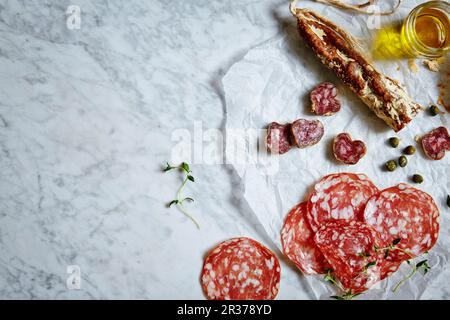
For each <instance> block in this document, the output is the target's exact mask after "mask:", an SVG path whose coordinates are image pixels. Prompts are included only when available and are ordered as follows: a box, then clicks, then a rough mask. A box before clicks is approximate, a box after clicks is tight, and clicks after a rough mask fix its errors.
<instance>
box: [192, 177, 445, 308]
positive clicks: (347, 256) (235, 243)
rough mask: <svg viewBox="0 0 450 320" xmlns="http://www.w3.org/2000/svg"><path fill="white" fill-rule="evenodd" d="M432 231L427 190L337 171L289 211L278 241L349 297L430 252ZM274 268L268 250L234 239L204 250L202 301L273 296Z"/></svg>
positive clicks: (305, 268)
mask: <svg viewBox="0 0 450 320" xmlns="http://www.w3.org/2000/svg"><path fill="white" fill-rule="evenodd" d="M438 234H439V210H438V208H437V206H436V204H435V202H434V200H433V199H432V198H431V197H430V196H429V195H428V194H427V193H425V192H423V191H420V190H418V189H415V188H413V187H411V186H409V185H407V184H403V183H402V184H399V185H396V186H394V187H390V188H387V189H384V190H379V189H378V188H377V187H376V186H375V185H374V184H373V183H372V182H371V181H370V180H369V178H368V177H367V176H366V175H364V174H354V173H336V174H331V175H328V176H325V177H324V178H322V179H321V180H320V181H319V182H318V183H317V184H316V185H315V186H314V189H313V191H312V193H311V195H310V196H309V198H308V201H306V202H302V203H299V204H297V205H296V206H295V207H294V208H293V209H292V210H291V211H290V212H289V213H288V215H287V216H286V218H285V221H284V225H283V228H282V230H281V243H282V247H283V252H284V254H285V255H286V256H287V257H288V258H289V259H290V260H292V262H293V263H294V264H295V265H296V266H297V267H298V268H299V269H300V270H301V271H302V272H303V273H305V274H325V273H326V274H327V276H330V277H332V279H333V282H334V283H335V284H337V285H338V286H339V287H340V289H342V290H344V291H345V294H351V295H355V294H358V293H361V292H364V291H366V290H367V289H369V288H370V287H371V286H372V285H374V284H375V283H377V282H378V281H380V280H383V279H384V278H386V277H387V276H389V275H390V274H392V273H394V272H395V271H397V269H398V268H399V267H400V264H401V263H402V262H404V261H406V260H410V259H413V258H415V257H417V256H419V255H421V254H423V253H425V252H427V251H428V250H430V249H431V248H432V247H433V246H434V244H435V243H436V240H437V238H438ZM280 272H281V270H280V264H279V261H278V259H277V257H276V256H275V254H274V253H273V252H272V251H270V250H269V249H268V248H266V247H265V246H263V245H262V244H260V243H259V242H257V241H255V240H252V239H249V238H245V237H239V238H232V239H229V240H226V241H224V242H222V243H220V244H219V245H217V246H216V247H215V248H213V249H212V250H211V251H210V252H209V253H208V254H207V256H206V258H205V260H204V263H203V269H202V273H201V279H200V280H201V283H202V287H203V291H204V292H205V295H206V296H207V297H208V298H209V299H214V300H224V299H230V300H236V299H239V300H255V299H256V300H263V299H274V298H275V297H276V295H277V293H278V290H279V287H280Z"/></svg>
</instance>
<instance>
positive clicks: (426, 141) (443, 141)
mask: <svg viewBox="0 0 450 320" xmlns="http://www.w3.org/2000/svg"><path fill="white" fill-rule="evenodd" d="M422 148H423V151H424V152H425V154H426V155H427V157H428V158H430V159H433V160H440V159H442V158H443V157H444V156H445V151H450V136H449V134H448V131H447V129H446V128H445V127H439V128H436V129H434V130H432V131H430V132H429V133H427V134H426V135H424V136H423V137H422Z"/></svg>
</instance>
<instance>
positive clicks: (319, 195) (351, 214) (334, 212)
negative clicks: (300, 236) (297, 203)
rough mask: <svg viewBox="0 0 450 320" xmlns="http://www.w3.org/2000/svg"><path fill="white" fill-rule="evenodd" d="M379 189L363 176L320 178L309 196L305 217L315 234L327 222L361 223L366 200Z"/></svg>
mask: <svg viewBox="0 0 450 320" xmlns="http://www.w3.org/2000/svg"><path fill="white" fill-rule="evenodd" d="M377 193H378V188H377V187H376V186H375V185H374V184H373V183H372V182H371V181H370V180H369V178H368V177H367V176H366V175H365V174H354V173H335V174H330V175H328V176H325V177H323V178H322V179H321V180H320V181H319V182H318V183H317V184H316V185H315V186H314V190H313V192H312V194H311V196H310V197H309V201H308V210H307V218H308V222H309V225H310V226H311V229H312V230H313V231H314V232H316V231H317V230H318V229H319V228H320V227H321V226H322V225H323V224H325V222H327V221H329V220H338V219H344V220H360V221H361V220H362V215H363V212H364V207H365V206H366V202H367V200H368V199H369V198H370V197H372V196H373V195H375V194H377Z"/></svg>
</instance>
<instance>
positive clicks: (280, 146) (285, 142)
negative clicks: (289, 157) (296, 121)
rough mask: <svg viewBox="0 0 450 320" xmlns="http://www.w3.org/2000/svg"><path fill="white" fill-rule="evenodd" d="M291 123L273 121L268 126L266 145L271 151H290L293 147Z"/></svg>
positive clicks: (281, 152) (280, 152)
mask: <svg viewBox="0 0 450 320" xmlns="http://www.w3.org/2000/svg"><path fill="white" fill-rule="evenodd" d="M291 140H292V138H291V125H290V124H285V125H283V124H279V123H277V122H272V123H270V124H269V126H268V128H267V137H266V145H267V150H268V151H269V152H271V153H279V154H283V153H286V152H288V151H289V150H290V149H291V147H292V144H291Z"/></svg>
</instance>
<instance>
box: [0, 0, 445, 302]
mask: <svg viewBox="0 0 450 320" xmlns="http://www.w3.org/2000/svg"><path fill="white" fill-rule="evenodd" d="M287 3H288V1H254V0H239V1H238V0H235V1H207V0H196V1H179V0H175V1H155V0H153V1H87V0H84V1H82V0H77V1H45V2H44V1H4V2H2V4H0V42H1V45H0V72H1V77H0V81H1V85H0V170H1V171H0V172H1V180H0V197H1V198H0V252H1V253H0V298H1V299H12V298H19V299H31V298H35V299H55V298H58V299H70V298H81V299H133V298H138V299H203V298H204V296H203V293H202V290H201V286H200V283H199V276H200V270H201V266H202V262H203V257H204V255H205V253H206V252H207V251H208V250H209V249H211V248H212V247H213V246H214V245H215V244H217V243H218V242H220V241H222V240H225V239H228V238H231V237H235V236H249V237H252V238H254V239H256V240H258V241H261V242H262V243H263V244H265V245H266V246H268V247H270V248H272V249H273V250H277V249H276V246H275V245H274V244H273V243H272V242H271V240H270V239H269V238H268V236H267V235H266V234H265V232H264V231H263V229H262V227H261V226H260V225H259V223H258V221H257V219H256V218H255V216H254V215H253V213H252V211H251V210H250V208H249V206H248V205H247V203H246V202H245V200H243V198H242V193H243V190H242V188H243V187H242V185H241V182H240V179H239V178H238V176H237V174H236V173H235V172H234V170H233V169H232V168H231V167H230V166H228V165H213V164H205V163H203V162H202V161H196V159H195V157H193V158H191V159H186V161H189V162H190V163H191V169H192V171H193V175H194V176H195V179H196V182H195V183H190V184H189V185H188V186H187V187H186V189H185V193H186V194H187V195H191V196H193V197H194V198H195V200H196V201H195V202H194V203H193V204H189V205H188V206H187V208H188V210H189V211H190V212H191V213H192V215H194V216H195V217H196V218H197V220H198V221H199V223H200V225H201V228H200V230H197V229H196V228H195V226H194V224H192V222H191V221H189V220H188V219H187V218H186V217H184V216H183V214H182V213H181V212H179V211H178V210H177V209H175V208H167V207H166V204H167V202H169V201H170V200H172V199H173V197H174V196H175V193H176V190H177V188H178V187H179V185H180V183H181V176H180V175H179V174H177V173H175V172H168V173H162V172H161V169H162V168H163V166H164V164H165V162H166V161H172V160H174V159H175V158H176V155H174V149H175V150H176V147H177V146H178V147H180V142H179V141H178V140H179V134H180V133H181V134H182V133H183V132H185V133H186V136H189V135H190V134H192V133H193V132H194V130H193V128H194V125H195V123H200V124H201V125H202V127H203V129H204V130H206V129H219V130H220V129H223V128H224V122H225V112H226V110H225V105H224V94H223V89H222V87H221V82H220V79H221V77H222V76H223V74H224V73H225V72H226V70H227V69H228V68H229V66H230V65H231V64H233V62H234V61H236V59H238V58H239V57H241V56H242V55H243V54H245V52H246V51H247V50H248V49H249V48H251V47H252V46H255V45H257V44H258V43H261V42H262V41H265V40H267V39H269V38H271V37H273V36H275V35H277V34H278V33H279V32H280V28H281V26H280V25H279V24H278V22H277V20H276V19H274V18H273V15H274V12H275V11H277V10H283V9H285V10H286V11H287ZM71 5H75V6H76V7H70V6H71ZM78 9H79V10H80V12H79V15H78V11H77V10H78ZM183 130H184V131H183ZM186 130H187V131H186ZM219 132H220V131H219ZM177 137H178V138H177ZM177 139H178V140H177ZM185 145H187V147H192V146H191V145H190V144H189V143H185ZM194 152H195V151H192V153H193V154H194ZM277 255H278V256H279V257H280V259H281V263H282V279H281V289H280V293H279V295H278V298H279V299H309V298H311V297H312V294H311V293H310V292H308V290H307V289H306V288H304V287H302V285H301V282H300V281H299V280H298V277H299V276H300V275H299V273H297V272H296V271H295V270H294V269H293V267H292V265H291V264H287V263H286V261H285V260H284V259H283V258H282V256H281V254H280V253H279V252H278V251H277ZM74 270H75V271H74ZM71 272H75V275H76V274H77V273H79V274H80V275H81V282H80V283H79V286H78V285H75V286H73V285H70V283H68V282H70V281H71V280H73V279H74V278H73V275H72V276H71V275H70V274H69V273H71ZM424 297H425V298H435V299H437V298H448V297H449V292H448V289H445V288H444V287H440V286H439V284H436V285H435V286H431V287H430V289H429V290H427V292H426V294H425V296H424Z"/></svg>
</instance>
